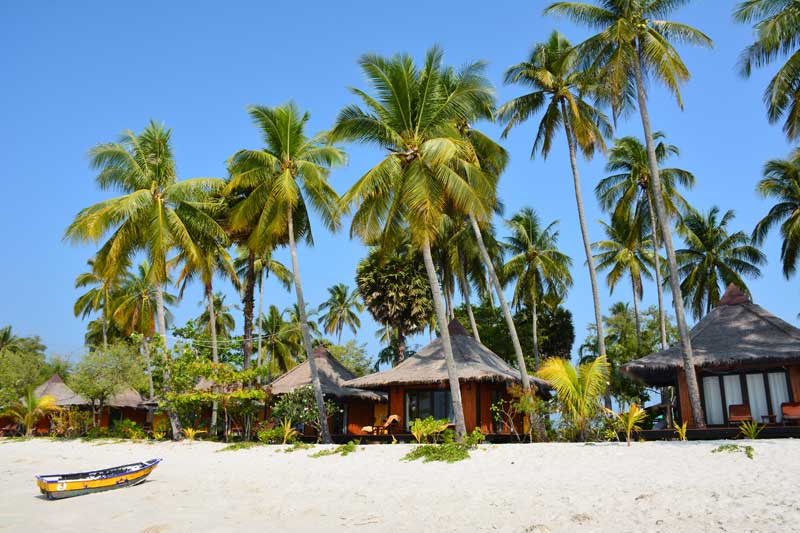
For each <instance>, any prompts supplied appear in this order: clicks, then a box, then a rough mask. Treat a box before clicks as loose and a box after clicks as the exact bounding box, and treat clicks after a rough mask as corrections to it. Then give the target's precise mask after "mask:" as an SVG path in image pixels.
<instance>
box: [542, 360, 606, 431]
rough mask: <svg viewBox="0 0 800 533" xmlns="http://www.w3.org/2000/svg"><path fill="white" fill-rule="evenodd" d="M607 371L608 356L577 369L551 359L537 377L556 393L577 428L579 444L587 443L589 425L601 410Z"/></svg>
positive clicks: (562, 361)
mask: <svg viewBox="0 0 800 533" xmlns="http://www.w3.org/2000/svg"><path fill="white" fill-rule="evenodd" d="M608 369H609V364H608V361H607V360H606V356H605V355H601V356H597V357H594V358H592V359H591V360H590V361H588V362H586V363H583V364H581V365H579V366H578V367H577V368H575V367H574V366H572V363H570V362H569V360H568V359H562V358H560V357H551V358H549V359H547V360H546V361H545V362H544V364H542V368H541V369H540V370H539V371H538V372H537V373H536V375H537V376H539V377H540V378H542V379H543V380H545V381H547V382H548V383H550V384H551V385H552V386H553V388H554V389H555V391H556V394H558V400H559V402H560V403H561V407H562V410H563V414H564V415H565V416H566V417H567V418H568V419H569V420H570V421H571V422H572V423H573V424H574V425H575V429H576V430H577V433H578V440H580V441H585V440H586V438H587V436H588V430H589V424H590V423H591V421H592V418H594V416H595V415H596V414H597V412H598V411H599V410H600V409H601V404H600V399H601V397H602V395H603V393H604V392H605V390H606V383H607V381H608Z"/></svg>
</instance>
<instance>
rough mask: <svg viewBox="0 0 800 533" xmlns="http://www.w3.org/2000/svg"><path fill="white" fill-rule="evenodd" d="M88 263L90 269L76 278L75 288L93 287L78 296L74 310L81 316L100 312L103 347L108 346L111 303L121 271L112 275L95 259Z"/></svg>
mask: <svg viewBox="0 0 800 533" xmlns="http://www.w3.org/2000/svg"><path fill="white" fill-rule="evenodd" d="M87 264H88V265H89V271H88V272H83V273H81V274H78V277H77V278H75V288H76V289H81V288H84V287H91V288H90V289H89V290H87V291H86V292H84V293H83V294H81V295H80V296H79V297H78V299H77V300H76V301H75V306H74V308H73V310H74V312H75V316H76V317H77V316H80V317H81V318H86V317H88V316H90V315H92V314H94V313H96V312H98V311H99V312H100V324H101V327H102V339H103V348H107V347H108V329H109V327H111V305H112V300H113V298H114V291H115V290H116V288H117V284H118V282H119V279H118V278H119V273H116V274H114V275H112V276H111V277H110V276H109V275H108V273H107V272H105V271H104V269H103V268H102V267H101V266H100V264H99V263H97V262H96V261H95V260H93V259H90V260H89V261H87Z"/></svg>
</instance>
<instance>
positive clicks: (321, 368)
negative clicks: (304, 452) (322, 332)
mask: <svg viewBox="0 0 800 533" xmlns="http://www.w3.org/2000/svg"><path fill="white" fill-rule="evenodd" d="M313 357H314V361H315V362H316V363H317V373H318V374H319V380H320V384H321V386H322V394H323V395H324V396H325V398H326V399H329V400H332V401H334V402H336V403H337V404H338V405H339V406H340V407H341V408H342V412H341V413H339V414H338V415H336V416H334V417H331V418H329V419H328V426H329V428H330V432H331V434H334V435H343V434H350V435H361V434H363V432H362V431H361V428H362V427H364V426H369V425H371V424H373V422H374V421H375V420H376V418H380V417H381V416H382V414H384V413H385V412H386V395H385V394H382V393H378V392H373V391H368V390H363V389H359V388H355V387H352V386H348V385H345V382H347V381H348V380H352V379H353V378H355V375H353V373H352V372H350V371H349V370H348V369H347V368H345V367H344V365H342V363H340V362H339V361H337V360H336V358H335V357H333V356H332V355H331V353H330V352H329V351H328V350H327V349H326V348H325V347H323V346H319V347H317V348H315V349H314V351H313ZM310 384H311V367H310V366H309V363H308V361H306V362H304V363H301V364H299V365H297V366H296V367H294V368H293V369H291V370H289V371H288V372H287V373H285V374H283V375H282V376H280V377H279V378H277V379H276V380H275V381H273V382H272V383H271V384H270V385H269V387H268V388H269V391H270V393H271V394H273V395H276V396H277V395H280V394H286V393H288V392H291V391H293V390H295V389H297V388H298V387H302V386H305V385H310ZM306 434H311V429H310V428H306Z"/></svg>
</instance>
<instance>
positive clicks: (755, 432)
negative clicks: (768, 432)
mask: <svg viewBox="0 0 800 533" xmlns="http://www.w3.org/2000/svg"><path fill="white" fill-rule="evenodd" d="M765 427H766V426H764V425H760V424H759V423H758V422H756V421H755V420H746V421H744V422H742V423H741V424H739V433H740V434H741V435H742V437H744V438H745V439H750V440H755V439H757V438H758V436H759V435H760V434H761V432H762V431H763V430H764V428H765Z"/></svg>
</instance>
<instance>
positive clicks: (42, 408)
mask: <svg viewBox="0 0 800 533" xmlns="http://www.w3.org/2000/svg"><path fill="white" fill-rule="evenodd" d="M58 409H59V407H58V405H56V399H55V398H53V397H52V396H49V395H44V396H42V397H41V398H37V397H36V395H35V394H34V393H33V388H28V390H27V392H26V393H25V396H23V398H22V400H19V401H17V403H16V404H14V405H13V406H12V407H11V408H9V409H7V410H6V411H5V412H3V413H2V415H3V416H10V417H11V418H13V419H14V420H17V421H18V422H19V423H20V424H22V425H23V426H25V436H26V437H30V436H31V435H33V431H34V430H35V429H36V423H37V422H39V419H41V418H42V417H43V416H47V414H48V413H50V412H52V411H56V410H58Z"/></svg>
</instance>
